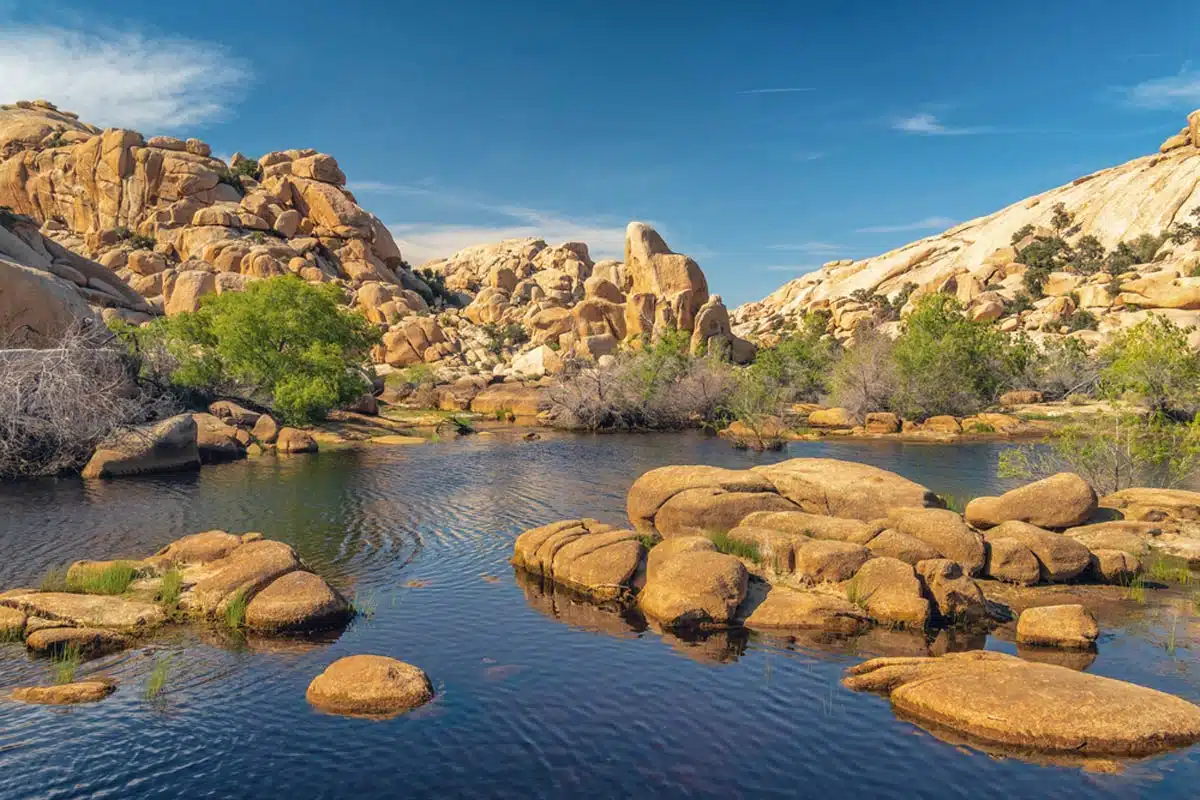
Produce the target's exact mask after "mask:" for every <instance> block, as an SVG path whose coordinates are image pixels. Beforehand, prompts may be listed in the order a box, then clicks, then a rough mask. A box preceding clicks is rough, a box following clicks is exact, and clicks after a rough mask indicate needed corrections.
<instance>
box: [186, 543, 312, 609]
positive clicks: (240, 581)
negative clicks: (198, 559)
mask: <svg viewBox="0 0 1200 800" xmlns="http://www.w3.org/2000/svg"><path fill="white" fill-rule="evenodd" d="M300 567H301V564H300V557H299V556H297V555H296V551H295V550H293V549H292V548H291V547H290V546H289V545H286V544H284V543H283V542H277V541H273V540H271V539H262V540H259V541H255V542H250V543H248V544H243V545H241V546H240V547H238V548H237V549H235V550H234V551H232V552H231V553H230V554H229V555H227V556H225V557H224V558H220V559H217V560H216V561H211V562H209V563H208V564H206V565H204V566H203V567H201V568H200V569H199V570H197V571H196V573H195V577H194V579H195V586H194V587H193V588H192V590H191V591H190V592H188V593H185V595H184V596H183V598H182V599H183V601H184V606H185V607H186V608H189V609H193V610H195V611H198V612H200V613H202V614H222V613H224V612H225V609H226V608H227V607H228V605H229V604H230V603H231V602H233V601H234V600H237V599H240V600H250V599H252V598H253V597H254V595H256V594H257V593H258V592H259V591H261V590H262V589H265V588H266V587H267V586H268V585H269V584H270V583H272V582H273V581H275V580H276V579H277V578H281V577H283V576H284V575H286V574H288V573H289V572H292V571H294V570H298V569H300Z"/></svg>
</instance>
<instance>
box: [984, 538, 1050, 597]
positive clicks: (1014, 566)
mask: <svg viewBox="0 0 1200 800" xmlns="http://www.w3.org/2000/svg"><path fill="white" fill-rule="evenodd" d="M987 549H988V553H987V564H985V565H984V568H983V572H984V574H985V575H987V576H988V577H990V578H995V579H996V580H998V581H1006V582H1008V583H1018V584H1020V585H1022V586H1032V585H1033V584H1035V583H1037V582H1038V581H1039V580H1041V577H1042V565H1041V564H1039V563H1038V560H1037V556H1035V555H1034V554H1033V551H1032V550H1030V549H1029V548H1028V547H1026V546H1025V545H1024V544H1022V543H1021V542H1019V541H1017V540H1016V539H1010V538H1007V537H1004V536H988V537H987Z"/></svg>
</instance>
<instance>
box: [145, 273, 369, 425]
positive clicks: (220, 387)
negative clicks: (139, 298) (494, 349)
mask: <svg viewBox="0 0 1200 800" xmlns="http://www.w3.org/2000/svg"><path fill="white" fill-rule="evenodd" d="M342 299H343V298H342V294H341V290H340V289H339V288H338V287H336V286H332V285H312V284H308V283H305V282H304V281H302V280H300V279H299V278H295V277H292V276H286V277H279V278H271V279H269V280H264V281H255V282H253V283H251V284H250V285H249V286H248V287H247V288H246V291H244V292H227V293H225V294H219V295H209V296H207V297H205V298H203V299H202V300H201V303H200V308H199V310H197V311H195V312H192V313H183V314H177V315H175V316H173V317H165V318H160V319H158V320H155V321H154V323H152V324H151V325H150V326H149V327H147V328H141V329H137V330H135V331H125V332H123V335H126V336H127V337H128V339H129V340H131V341H132V343H133V347H134V349H135V351H136V352H138V353H139V354H141V355H142V357H143V358H144V359H146V361H144V364H147V363H148V364H149V365H150V367H149V368H148V369H146V370H144V373H143V374H147V373H148V372H151V371H155V370H156V371H157V374H153V375H150V374H147V378H148V379H149V380H152V381H156V382H159V383H170V384H172V385H174V386H177V387H180V388H182V389H185V390H188V391H191V392H195V393H197V394H198V395H200V396H202V397H208V396H215V395H216V394H222V395H226V396H231V397H236V398H244V399H246V400H248V401H251V402H257V403H261V404H263V405H266V406H268V407H270V408H272V409H273V410H274V411H275V413H276V414H277V415H278V416H280V417H282V418H283V419H284V420H285V421H287V422H291V423H294V424H307V423H310V422H313V421H316V420H319V419H322V418H323V417H324V415H325V414H326V413H327V412H328V411H329V410H330V409H332V408H336V407H338V406H340V405H343V404H345V403H348V402H350V401H352V400H355V399H357V398H358V397H360V396H362V394H363V393H364V392H366V391H368V390H369V389H370V388H371V387H370V383H369V381H368V380H367V376H366V375H365V374H364V372H363V368H362V364H364V363H365V362H366V361H367V359H368V354H369V351H370V348H371V346H372V345H374V344H375V343H376V342H378V341H379V337H380V333H379V330H378V329H377V328H375V327H374V326H372V325H371V324H370V323H369V322H367V320H366V319H365V318H364V317H362V316H361V315H360V314H358V313H357V312H354V311H349V310H346V309H344V308H341V307H340V306H339V303H340V302H341V300H342Z"/></svg>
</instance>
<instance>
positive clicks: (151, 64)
mask: <svg viewBox="0 0 1200 800" xmlns="http://www.w3.org/2000/svg"><path fill="white" fill-rule="evenodd" d="M249 79H250V71H249V68H248V67H247V65H246V64H245V63H244V62H243V61H241V60H240V59H237V58H235V57H233V56H232V55H230V54H229V53H228V52H227V51H226V50H225V49H224V48H223V47H221V46H220V45H217V44H213V43H210V42H198V41H190V40H186V39H151V38H146V37H144V36H141V35H138V34H126V33H114V32H101V33H84V32H81V31H76V30H68V29H66V28H54V27H40V26H20V25H14V26H5V27H0V102H4V103H11V102H15V101H17V100H35V99H45V100H49V101H51V102H52V103H55V104H56V105H57V106H58V107H59V108H61V109H63V110H65V111H74V112H75V113H77V114H79V116H80V119H82V120H83V121H85V122H91V123H93V124H96V125H101V126H116V127H126V128H136V129H139V130H144V131H146V132H150V133H153V132H159V131H166V130H172V129H177V128H181V127H184V126H188V125H196V124H198V123H201V122H207V121H210V120H214V119H219V118H221V117H222V116H223V115H224V114H225V113H226V112H227V111H228V110H229V107H230V105H231V104H232V102H233V101H235V100H236V99H237V98H238V96H239V95H240V93H241V90H242V89H243V88H244V86H245V85H246V83H247V82H248V81H249Z"/></svg>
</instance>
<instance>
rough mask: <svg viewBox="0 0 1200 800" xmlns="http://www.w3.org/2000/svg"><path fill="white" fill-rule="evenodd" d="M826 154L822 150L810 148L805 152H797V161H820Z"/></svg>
mask: <svg viewBox="0 0 1200 800" xmlns="http://www.w3.org/2000/svg"><path fill="white" fill-rule="evenodd" d="M826 155H827V154H826V153H825V152H824V151H822V150H810V151H809V152H807V153H797V154H796V160H797V161H820V160H821V159H822V158H824V157H825V156H826Z"/></svg>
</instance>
